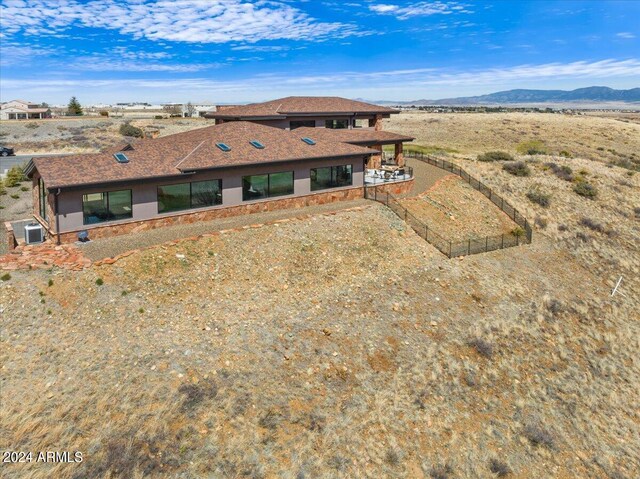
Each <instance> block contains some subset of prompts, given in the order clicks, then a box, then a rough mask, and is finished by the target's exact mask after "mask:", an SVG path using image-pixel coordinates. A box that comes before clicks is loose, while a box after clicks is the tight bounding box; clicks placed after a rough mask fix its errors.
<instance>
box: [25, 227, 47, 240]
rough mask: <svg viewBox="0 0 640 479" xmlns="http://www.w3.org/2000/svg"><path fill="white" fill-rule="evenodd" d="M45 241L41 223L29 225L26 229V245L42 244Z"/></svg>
mask: <svg viewBox="0 0 640 479" xmlns="http://www.w3.org/2000/svg"><path fill="white" fill-rule="evenodd" d="M43 241H44V229H43V228H42V225H41V224H39V223H29V224H28V225H26V226H25V227H24V242H25V243H26V244H36V243H42V242H43Z"/></svg>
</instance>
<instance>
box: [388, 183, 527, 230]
mask: <svg viewBox="0 0 640 479" xmlns="http://www.w3.org/2000/svg"><path fill="white" fill-rule="evenodd" d="M400 203H401V204H402V206H404V207H405V208H407V210H409V212H410V213H411V214H413V215H414V216H415V217H416V218H417V219H418V220H419V221H421V222H423V223H425V224H426V225H427V226H429V227H430V228H431V229H432V230H433V231H435V232H436V233H438V234H439V235H440V236H443V237H444V238H447V239H449V240H451V241H462V240H466V239H470V238H473V239H476V238H483V237H486V236H499V235H501V234H508V233H510V232H511V231H512V230H513V229H514V228H515V227H516V226H517V225H516V224H515V223H514V222H513V221H511V219H510V218H509V217H508V216H507V215H506V214H504V213H503V212H502V211H500V210H499V209H498V208H497V207H496V206H495V205H494V204H493V203H492V202H491V201H490V200H488V199H487V197H486V196H484V195H483V194H482V193H480V192H479V191H477V190H475V189H474V188H472V187H471V186H470V185H469V184H468V183H466V182H465V181H463V180H462V179H461V178H460V177H458V176H455V175H451V176H448V177H446V178H444V179H442V180H440V181H439V182H438V183H437V184H436V185H435V186H433V187H432V188H430V189H429V190H427V191H426V192H424V193H422V194H421V195H419V196H415V197H412V198H404V199H401V200H400Z"/></svg>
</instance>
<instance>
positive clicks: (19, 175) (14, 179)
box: [4, 165, 27, 188]
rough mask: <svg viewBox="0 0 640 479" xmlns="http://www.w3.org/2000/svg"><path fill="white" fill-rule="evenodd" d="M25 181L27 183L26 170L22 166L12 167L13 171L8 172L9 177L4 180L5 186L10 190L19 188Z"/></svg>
mask: <svg viewBox="0 0 640 479" xmlns="http://www.w3.org/2000/svg"><path fill="white" fill-rule="evenodd" d="M23 181H27V177H26V176H25V174H24V170H23V169H22V167H21V166H18V165H15V166H12V167H11V169H10V170H9V171H8V172H7V177H6V178H5V179H4V184H5V185H6V186H7V187H9V188H13V187H15V186H18V185H19V184H20V183H22V182H23Z"/></svg>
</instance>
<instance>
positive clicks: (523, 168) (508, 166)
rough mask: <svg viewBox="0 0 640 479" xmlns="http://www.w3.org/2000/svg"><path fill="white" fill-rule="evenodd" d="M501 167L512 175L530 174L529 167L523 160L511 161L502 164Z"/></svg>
mask: <svg viewBox="0 0 640 479" xmlns="http://www.w3.org/2000/svg"><path fill="white" fill-rule="evenodd" d="M502 169H503V170H504V171H506V172H507V173H511V174H512V175H513V176H529V175H531V169H529V167H528V166H527V165H526V164H525V162H524V161H512V162H509V163H505V164H504V165H502Z"/></svg>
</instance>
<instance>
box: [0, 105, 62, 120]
mask: <svg viewBox="0 0 640 479" xmlns="http://www.w3.org/2000/svg"><path fill="white" fill-rule="evenodd" d="M42 118H51V110H50V109H49V107H43V106H42V105H38V104H37V103H31V102H30V101H24V100H11V101H8V102H6V103H2V104H1V105H0V120H39V119H42Z"/></svg>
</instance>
